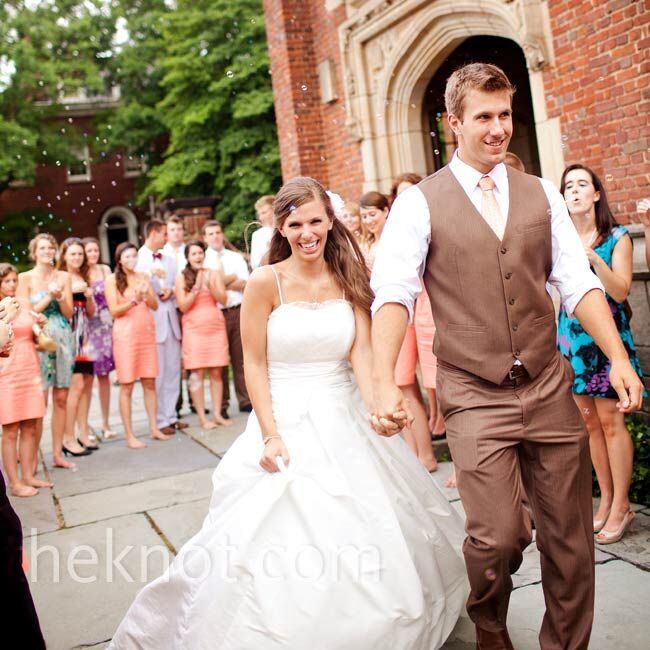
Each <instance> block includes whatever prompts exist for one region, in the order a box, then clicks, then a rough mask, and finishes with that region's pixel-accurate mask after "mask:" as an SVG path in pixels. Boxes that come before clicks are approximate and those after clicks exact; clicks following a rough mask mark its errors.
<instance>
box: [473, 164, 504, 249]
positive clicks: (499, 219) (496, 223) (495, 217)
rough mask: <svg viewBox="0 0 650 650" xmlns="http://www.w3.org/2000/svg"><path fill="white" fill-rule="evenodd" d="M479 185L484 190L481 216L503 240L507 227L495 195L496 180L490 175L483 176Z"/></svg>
mask: <svg viewBox="0 0 650 650" xmlns="http://www.w3.org/2000/svg"><path fill="white" fill-rule="evenodd" d="M478 186H479V187H480V188H481V191H482V196H481V216H482V217H483V218H484V219H485V221H486V222H487V225H488V226H490V228H492V230H493V231H494V234H495V235H496V236H497V237H498V238H499V241H501V240H502V239H503V233H504V232H505V229H506V220H505V219H504V218H503V215H502V214H501V209H500V208H499V204H498V203H497V200H496V197H495V196H494V188H495V187H496V186H495V184H494V181H493V180H492V179H491V178H490V177H489V176H483V178H481V180H480V181H479V182H478Z"/></svg>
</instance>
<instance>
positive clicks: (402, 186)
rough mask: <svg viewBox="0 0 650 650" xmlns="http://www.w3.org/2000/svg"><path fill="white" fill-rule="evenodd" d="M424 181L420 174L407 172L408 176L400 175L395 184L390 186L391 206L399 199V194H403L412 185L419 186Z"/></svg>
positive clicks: (395, 179)
mask: <svg viewBox="0 0 650 650" xmlns="http://www.w3.org/2000/svg"><path fill="white" fill-rule="evenodd" d="M421 180H422V176H420V175H419V174H414V173H413V172H407V173H406V174H400V175H399V176H396V177H395V178H394V179H393V183H392V185H391V186H390V194H389V195H388V202H389V204H390V205H393V202H394V201H395V199H396V198H397V196H398V194H401V193H402V192H403V191H404V190H407V189H408V188H409V187H411V185H417V184H418V183H419V182H420V181H421Z"/></svg>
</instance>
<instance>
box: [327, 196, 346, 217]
mask: <svg viewBox="0 0 650 650" xmlns="http://www.w3.org/2000/svg"><path fill="white" fill-rule="evenodd" d="M327 196H329V197H330V201H331V202H332V208H333V210H334V216H335V217H336V218H337V219H342V218H343V213H344V212H345V201H344V200H343V199H342V198H341V197H340V195H338V194H336V192H330V191H329V190H327Z"/></svg>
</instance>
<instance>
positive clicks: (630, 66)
mask: <svg viewBox="0 0 650 650" xmlns="http://www.w3.org/2000/svg"><path fill="white" fill-rule="evenodd" d="M548 4H549V11H550V16H551V30H552V33H553V36H554V38H553V44H554V49H555V57H556V61H555V65H554V66H553V67H551V68H549V69H548V70H546V71H545V72H544V88H545V92H546V103H547V109H548V113H549V116H551V117H556V116H558V117H559V118H560V122H561V126H562V134H563V136H562V139H563V142H562V145H563V148H564V159H565V162H566V163H567V164H571V163H575V162H581V163H584V164H586V165H588V166H590V167H593V169H594V170H595V171H596V173H597V174H599V175H601V178H602V179H603V181H604V182H605V185H606V188H607V192H608V197H609V199H610V202H611V204H612V207H613V210H614V212H615V214H616V215H617V217H618V218H619V219H620V220H621V221H622V222H627V220H628V218H629V215H630V214H631V213H633V212H634V211H635V208H636V201H637V200H639V199H641V198H642V197H644V196H649V195H650V173H649V172H650V167H649V166H648V163H649V162H650V121H649V119H648V115H650V75H649V74H648V72H649V70H650V34H649V27H650V11H648V9H649V3H648V1H647V0H606V1H602V0H601V1H599V2H595V1H594V0H549V2H548Z"/></svg>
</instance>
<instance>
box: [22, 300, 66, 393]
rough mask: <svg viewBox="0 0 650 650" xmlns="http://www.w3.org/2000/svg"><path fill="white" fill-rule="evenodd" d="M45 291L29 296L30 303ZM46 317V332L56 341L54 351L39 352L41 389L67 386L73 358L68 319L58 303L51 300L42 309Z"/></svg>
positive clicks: (34, 301)
mask: <svg viewBox="0 0 650 650" xmlns="http://www.w3.org/2000/svg"><path fill="white" fill-rule="evenodd" d="M46 295H47V291H39V292H38V293H35V294H33V295H32V296H31V302H32V304H36V303H37V302H40V301H41V300H42V299H43V298H44V297H45V296H46ZM43 315H44V316H45V317H46V318H47V326H46V329H47V333H48V334H49V335H50V336H51V337H52V338H53V339H54V340H55V341H56V351H55V352H39V353H38V356H39V359H40V363H41V377H42V379H43V390H47V389H48V388H69V387H70V380H71V379H72V369H73V368H74V360H75V359H74V358H75V339H74V334H73V332H72V327H71V326H70V323H69V321H68V319H67V318H66V317H65V316H64V315H63V314H62V313H61V309H60V308H59V303H58V302H57V301H56V300H54V299H53V300H51V301H50V304H49V305H48V306H47V307H46V308H45V309H44V310H43Z"/></svg>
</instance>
